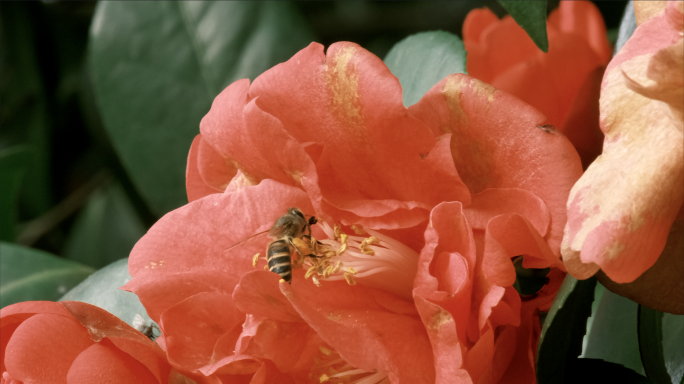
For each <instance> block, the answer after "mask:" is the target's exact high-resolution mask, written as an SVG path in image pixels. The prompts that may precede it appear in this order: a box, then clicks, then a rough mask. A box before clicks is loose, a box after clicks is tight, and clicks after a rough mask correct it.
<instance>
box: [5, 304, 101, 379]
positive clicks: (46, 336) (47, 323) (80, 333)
mask: <svg viewBox="0 0 684 384" xmlns="http://www.w3.org/2000/svg"><path fill="white" fill-rule="evenodd" d="M93 344H94V342H93V341H92V340H91V339H90V335H89V334H88V330H87V329H86V328H85V327H84V326H83V325H81V324H80V323H79V322H78V321H76V320H74V319H73V317H72V318H68V317H66V316H61V315H53V314H36V315H33V316H32V317H31V318H29V319H27V320H25V321H24V322H23V323H22V324H21V325H19V327H17V329H16V330H15V331H14V334H13V335H12V338H11V339H10V340H9V342H8V343H7V348H6V350H5V355H4V360H5V366H6V367H7V371H8V372H9V373H10V375H11V376H12V377H13V378H14V379H15V380H20V381H23V382H25V383H32V382H33V383H66V382H67V381H66V375H67V372H68V371H69V367H70V366H71V363H72V362H73V361H74V359H75V358H76V356H78V355H79V354H80V353H81V352H82V351H83V350H85V349H86V348H88V347H89V346H91V345H93ZM57 352H58V353H57ZM37 366H40V367H41V369H36V367H37Z"/></svg>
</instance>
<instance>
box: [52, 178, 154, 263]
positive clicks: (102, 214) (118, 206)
mask: <svg viewBox="0 0 684 384" xmlns="http://www.w3.org/2000/svg"><path fill="white" fill-rule="evenodd" d="M144 234H145V227H144V226H143V225H142V223H141V222H140V219H139V218H138V216H137V215H136V213H135V210H134V209H133V206H132V205H131V203H130V201H129V200H128V198H127V197H126V193H125V192H124V190H123V188H122V187H121V185H120V184H118V183H117V184H113V185H111V186H108V187H107V188H105V189H100V190H98V191H96V192H95V193H93V194H92V195H91V196H90V198H89V199H88V203H87V205H86V207H85V209H84V210H83V211H81V213H80V214H79V216H78V218H77V219H76V223H75V224H74V227H73V229H72V230H71V233H70V235H69V240H68V241H67V243H66V246H65V250H64V252H63V255H64V256H65V257H66V258H68V259H71V260H75V261H78V262H80V263H83V264H86V265H89V266H91V267H94V268H101V267H104V266H105V265H108V264H110V263H112V262H114V261H116V260H120V259H122V258H125V257H128V254H129V253H130V252H131V249H133V246H134V245H135V243H136V242H137V241H138V239H140V238H141V237H142V236H143V235H144Z"/></svg>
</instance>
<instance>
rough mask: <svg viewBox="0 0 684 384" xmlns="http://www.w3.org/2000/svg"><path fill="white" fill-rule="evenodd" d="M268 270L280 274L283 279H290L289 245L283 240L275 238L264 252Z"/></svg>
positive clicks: (290, 257) (290, 259) (288, 280)
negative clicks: (265, 252)
mask: <svg viewBox="0 0 684 384" xmlns="http://www.w3.org/2000/svg"><path fill="white" fill-rule="evenodd" d="M266 257H267V259H268V270H269V271H271V272H274V273H277V274H278V275H280V277H282V278H283V280H285V281H287V282H288V283H290V282H291V281H292V256H291V253H290V245H289V244H288V243H287V241H285V240H282V239H281V240H276V241H274V242H272V243H271V244H269V245H268V251H267V254H266Z"/></svg>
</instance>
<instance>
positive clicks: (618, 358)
mask: <svg viewBox="0 0 684 384" xmlns="http://www.w3.org/2000/svg"><path fill="white" fill-rule="evenodd" d="M637 307H638V304H637V303H635V302H633V301H632V300H629V299H627V298H624V297H622V296H620V295H617V294H615V293H613V292H610V291H609V290H606V291H605V292H604V293H603V296H602V297H601V303H600V304H599V306H598V308H597V310H596V314H595V315H594V321H593V322H592V325H591V332H590V333H589V337H588V340H587V345H586V348H585V350H584V354H583V356H584V357H587V358H594V359H602V360H605V361H609V362H612V363H616V364H620V365H623V366H625V367H627V368H629V369H632V370H634V371H635V372H637V373H639V374H642V375H643V374H645V372H644V368H643V365H642V364H641V357H640V355H639V341H638V338H637Z"/></svg>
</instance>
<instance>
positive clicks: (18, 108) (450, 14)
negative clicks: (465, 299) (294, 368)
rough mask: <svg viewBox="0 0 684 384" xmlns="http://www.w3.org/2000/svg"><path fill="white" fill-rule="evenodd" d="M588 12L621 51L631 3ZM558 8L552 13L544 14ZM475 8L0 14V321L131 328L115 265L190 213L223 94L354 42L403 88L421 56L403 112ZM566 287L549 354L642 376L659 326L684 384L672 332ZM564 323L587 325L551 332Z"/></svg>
mask: <svg viewBox="0 0 684 384" xmlns="http://www.w3.org/2000/svg"><path fill="white" fill-rule="evenodd" d="M595 4H596V5H597V7H598V8H599V10H600V11H601V13H602V14H603V17H604V20H605V23H606V27H607V30H608V38H609V40H610V41H611V42H612V43H615V42H616V40H618V29H619V27H620V25H621V20H622V19H623V14H624V15H625V16H626V17H625V20H627V19H629V17H627V16H630V14H629V12H625V6H626V5H627V2H626V1H596V2H595ZM557 6H558V1H549V2H548V3H547V12H551V11H553V10H554V9H555V8H557ZM478 7H489V8H490V9H491V10H492V11H493V12H494V13H496V14H497V15H498V16H499V17H502V16H504V15H505V14H506V11H505V10H504V8H503V7H502V6H501V5H500V4H499V3H497V2H496V1H431V2H425V1H402V2H396V1H383V2H362V1H328V2H199V1H198V2H101V3H96V2H72V1H42V2H6V1H3V2H0V241H2V243H1V244H0V255H1V256H2V257H1V258H0V272H1V275H0V307H4V306H6V305H9V304H11V303H15V302H18V301H25V300H57V299H59V298H60V297H62V299H69V300H82V301H86V302H89V303H92V304H95V305H98V306H100V307H102V308H105V309H107V310H109V311H110V312H112V313H115V314H116V315H117V316H119V317H122V318H123V319H124V320H125V321H130V320H131V319H132V314H134V313H143V314H144V308H143V307H142V305H140V303H139V301H137V298H136V297H135V295H133V294H130V293H128V292H122V291H119V290H117V289H116V288H117V287H119V286H121V285H123V284H124V283H125V282H126V281H127V280H128V279H130V276H129V275H128V273H127V264H126V260H121V259H123V258H126V257H128V254H129V252H130V250H131V249H132V248H133V246H134V244H135V243H136V241H137V240H138V239H139V238H140V237H141V236H142V235H143V234H144V233H145V231H146V230H147V229H148V228H149V227H150V226H151V225H152V224H154V222H155V221H156V220H157V219H158V218H160V217H161V216H162V215H164V214H165V213H166V212H169V211H171V210H173V209H175V208H177V207H179V206H181V205H183V204H185V203H187V198H186V195H185V184H184V183H185V182H184V177H185V161H186V158H187V153H188V150H189V147H190V143H191V141H192V139H193V137H194V136H195V135H196V134H197V133H199V122H200V120H201V119H202V117H203V116H204V115H205V114H206V113H207V112H208V110H209V108H210V106H211V102H212V100H213V99H214V97H215V96H216V95H217V94H218V93H219V92H220V91H221V90H222V89H223V88H224V87H226V86H227V85H228V84H230V83H231V82H233V81H235V80H237V79H240V78H245V77H247V78H250V79H251V80H253V79H254V78H255V77H256V76H258V75H259V74H260V73H261V72H263V71H264V70H266V69H268V68H270V67H272V66H274V65H276V64H278V63H280V62H282V61H285V60H287V59H288V58H289V57H291V56H292V55H293V54H294V53H296V52H297V51H298V50H300V49H302V48H304V47H305V46H307V45H308V44H309V43H310V42H311V41H316V42H319V43H322V44H323V45H325V46H328V45H330V44H332V43H334V42H336V41H352V42H356V43H358V44H360V45H361V46H363V47H364V48H366V49H368V50H369V51H371V52H373V53H374V54H376V55H377V56H378V57H380V58H383V59H384V60H385V62H386V64H387V65H388V66H389V68H390V69H391V70H392V71H393V73H395V74H396V75H397V76H398V77H400V79H401V80H402V82H403V80H404V79H403V78H402V76H409V77H410V76H411V73H410V71H406V67H405V66H404V67H402V59H400V58H401V57H402V54H403V52H412V55H413V56H420V57H417V58H415V60H414V62H412V63H413V64H415V65H416V66H420V67H421V68H423V67H425V68H427V69H426V70H427V71H428V72H430V73H431V75H434V76H435V79H432V78H431V79H414V80H415V82H413V81H414V80H411V81H412V82H413V83H412V86H409V87H406V92H405V95H404V101H405V103H407V104H412V103H413V102H415V101H416V100H418V99H419V97H420V96H421V95H422V93H423V92H424V91H425V89H428V88H429V87H430V86H431V85H432V84H434V83H436V82H437V81H438V80H439V79H441V78H442V77H443V76H444V75H446V74H447V73H451V72H454V71H456V72H459V71H464V68H465V67H464V57H463V54H462V52H463V49H462V43H461V42H460V41H459V39H458V38H457V37H456V36H459V37H462V36H461V28H462V24H463V21H464V19H465V17H466V15H467V14H468V12H469V11H470V10H471V9H474V8H478ZM628 10H629V9H628ZM631 16H632V20H633V13H632V14H631ZM632 23H633V22H632ZM623 25H624V24H623ZM633 28H634V26H633V25H632V27H631V29H630V28H623V30H626V31H627V33H628V35H626V36H624V37H620V39H621V40H624V38H625V37H627V36H629V35H630V34H631V31H632V30H633ZM435 30H441V31H445V32H448V33H444V32H440V33H437V34H432V35H430V36H431V38H434V40H435V41H437V40H439V44H442V46H447V47H448V46H453V47H457V46H458V47H461V48H460V49H454V50H452V51H451V53H449V54H448V55H447V56H448V57H447V56H443V57H441V59H443V60H442V61H441V62H440V63H439V64H438V65H436V64H435V63H434V62H433V61H431V60H430V55H431V54H432V53H431V52H430V51H429V47H428V48H427V49H426V48H425V47H424V46H422V45H421V44H422V43H421V42H423V41H424V40H420V36H421V35H416V34H419V33H421V32H426V31H435ZM411 35H415V36H413V37H412V38H411V39H406V40H404V39H405V38H406V37H408V36H411ZM402 40H403V41H402ZM400 41H402V43H401V44H397V43H398V42H400ZM395 44H396V45H395ZM421 49H423V50H425V54H424V55H422V54H421V55H415V52H422V51H421ZM449 55H450V56H449ZM404 57H405V56H404ZM445 57H447V59H445ZM413 64H412V65H413ZM402 71H403V72H402ZM421 80H422V82H421ZM103 267H104V268H103ZM96 270H99V271H97V272H96V273H94V274H93V272H95V271H96ZM89 275H90V277H89V278H88V279H86V277H88V276H89ZM84 279H86V280H85V281H83V280H84ZM571 280H572V279H571V278H569V279H568V284H567V289H565V290H562V292H561V293H559V298H557V300H556V301H557V302H559V306H558V307H557V308H556V309H555V310H552V312H551V313H550V314H549V318H551V319H552V318H554V317H555V318H556V319H558V320H555V321H554V322H553V324H552V322H551V321H547V322H545V324H544V327H545V331H544V332H545V335H546V337H547V338H548V339H549V340H553V339H554V337H556V336H558V335H561V336H563V334H565V333H566V331H565V330H566V329H568V327H579V328H577V329H578V331H577V337H575V338H574V339H573V340H574V341H573V342H574V343H575V346H574V347H573V348H575V349H577V348H579V346H582V357H583V358H585V360H582V361H583V362H585V363H586V362H592V361H593V360H590V359H603V360H607V361H611V362H613V363H617V364H621V365H622V366H624V367H627V368H629V369H631V370H632V371H634V372H637V373H640V374H644V366H642V359H643V356H644V354H648V353H650V352H649V350H648V349H644V348H643V346H642V345H641V344H640V341H639V340H637V337H638V334H637V332H635V328H637V327H638V328H639V329H640V332H641V333H640V335H641V336H639V337H642V338H644V337H646V336H645V335H649V333H648V332H646V331H647V328H648V326H649V324H650V325H652V324H656V325H657V327H655V326H654V327H655V328H654V329H656V328H657V329H656V330H655V331H652V333H653V334H655V333H657V332H661V331H662V333H663V334H667V335H670V336H676V337H668V338H665V339H664V340H662V342H663V343H664V347H665V351H666V356H665V359H664V360H663V359H661V360H660V361H659V364H660V365H663V364H665V365H667V371H668V372H669V374H670V375H671V377H672V380H673V382H682V380H684V379H682V377H684V365H683V364H681V362H682V361H684V360H683V359H684V357H683V356H682V354H681V353H680V352H677V351H681V348H677V345H676V342H677V340H681V339H682V337H684V324H683V323H682V321H681V316H673V315H665V317H664V318H663V320H662V321H660V318H657V320H655V322H654V321H651V322H648V321H641V320H639V317H638V315H637V312H639V311H642V309H639V308H638V306H637V304H636V303H634V302H632V301H630V300H628V299H624V298H622V297H619V296H617V295H614V294H612V293H610V292H608V291H605V292H604V289H603V287H602V286H601V285H600V284H596V287H597V288H596V289H594V288H593V286H594V285H591V287H590V288H582V287H584V285H586V284H595V283H593V282H591V281H587V282H584V283H576V281H575V282H572V281H571ZM81 281H83V283H82V284H80V285H78V286H77V287H76V288H75V289H73V290H71V288H73V287H74V286H76V285H77V284H79V283H80V282H81ZM564 284H565V283H564ZM577 287H579V288H577ZM582 290H584V291H586V292H584V291H582ZM67 292H68V293H67ZM575 292H576V293H575ZM65 293H66V296H63V295H64V294H65ZM554 305H555V304H554ZM564 305H565V307H567V308H568V309H564V308H565V307H564ZM572 308H583V313H584V315H582V316H575V315H573V316H565V317H563V316H555V313H556V312H558V313H562V312H560V311H570V312H572V311H573V309H572ZM554 311H556V312H554ZM639 313H641V312H639ZM647 315H648V314H647ZM649 316H651V315H649ZM653 316H655V315H653ZM653 316H651V317H653ZM659 316H662V315H659ZM587 317H588V320H587ZM651 317H644V318H649V319H650V318H651ZM656 317H657V316H656ZM621 319H626V321H621ZM147 320H149V318H147ZM577 322H579V323H578V324H579V325H573V324H574V323H577ZM585 323H586V327H585ZM592 324H593V326H592ZM615 324H619V326H614V325H615ZM661 326H662V330H661ZM554 327H555V329H557V330H556V331H554V330H553V329H554ZM573 329H574V328H573ZM584 329H588V334H587V335H586V336H584V333H583V330H584ZM656 331H657V332H656ZM554 332H556V333H554ZM649 332H651V331H649ZM658 335H659V334H658ZM659 337H660V336H658V337H657V338H655V339H658V340H660V339H659ZM651 339H653V338H651ZM655 339H654V340H655ZM582 340H584V341H583V342H582ZM659 342H660V341H659ZM673 343H675V344H673ZM670 344H672V345H670ZM658 345H660V344H658ZM656 347H657V348H660V347H658V346H656ZM640 348H641V349H642V350H640ZM557 349H558V348H556V352H555V353H559V356H561V355H563V354H567V353H568V351H565V350H563V351H560V350H557ZM668 350H669V351H674V352H667V351H668ZM572 353H574V352H572ZM576 355H577V353H575V355H574V356H570V357H571V358H572V359H574V358H576V357H577V356H576ZM563 356H564V355H563ZM558 361H560V362H561V363H562V364H565V361H566V360H564V359H555V360H554V364H555V363H556V362H558ZM557 368H558V367H556V366H551V367H549V369H551V370H554V369H557ZM647 368H648V367H647ZM563 369H565V368H563ZM568 369H570V368H568ZM663 369H664V368H663ZM541 371H543V370H541ZM541 371H540V372H541ZM640 377H641V376H640ZM649 377H650V375H649ZM542 381H543V380H542ZM542 381H540V382H542Z"/></svg>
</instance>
